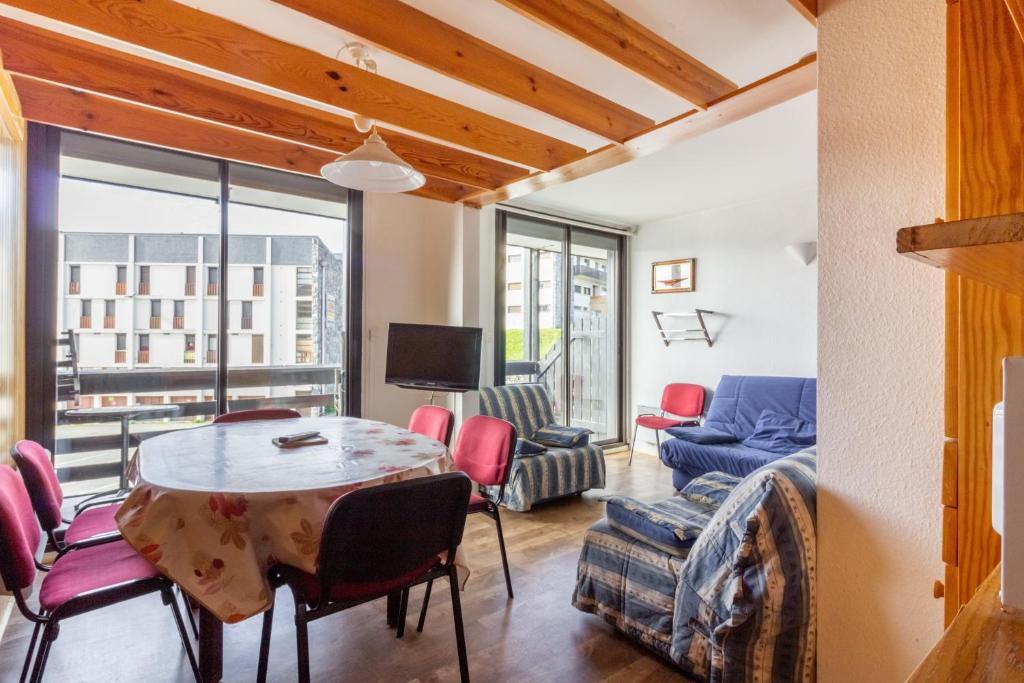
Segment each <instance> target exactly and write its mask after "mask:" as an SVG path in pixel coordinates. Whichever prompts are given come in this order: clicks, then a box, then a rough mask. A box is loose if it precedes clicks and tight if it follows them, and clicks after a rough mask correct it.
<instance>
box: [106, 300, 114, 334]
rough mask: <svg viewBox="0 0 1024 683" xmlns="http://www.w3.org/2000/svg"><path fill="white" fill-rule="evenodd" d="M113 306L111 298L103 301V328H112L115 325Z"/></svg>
mask: <svg viewBox="0 0 1024 683" xmlns="http://www.w3.org/2000/svg"><path fill="white" fill-rule="evenodd" d="M115 315H116V314H115V307H114V301H113V300H112V299H107V300H106V301H105V302H104V303H103V328H104V329H107V330H112V329H114V326H115V325H116V319H115Z"/></svg>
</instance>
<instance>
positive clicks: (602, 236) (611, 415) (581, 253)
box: [495, 211, 623, 443]
mask: <svg viewBox="0 0 1024 683" xmlns="http://www.w3.org/2000/svg"><path fill="white" fill-rule="evenodd" d="M622 239H623V238H622V237H621V236H619V235H614V234H607V233H602V232H599V231H595V230H588V229H585V228H580V227H576V226H574V225H567V224H564V223H557V222H553V221H546V220H539V219H535V218H529V217H525V216H521V215H517V214H513V213H509V212H504V211H499V212H498V252H499V253H498V257H497V275H498V278H499V281H498V282H497V283H496V284H497V287H496V292H497V296H498V301H497V309H496V311H497V327H498V346H497V348H498V353H497V354H496V355H497V358H496V360H497V364H496V367H495V377H496V381H497V382H498V383H499V384H500V383H509V384H512V383H526V382H531V383H540V384H543V385H544V387H545V388H546V389H547V392H548V394H549V395H550V396H551V399H552V405H553V407H554V412H555V419H556V420H557V421H558V422H559V423H561V424H569V425H572V426H577V427H586V428H588V429H591V430H593V432H594V436H593V437H592V438H593V439H594V440H595V441H597V442H602V443H613V442H619V441H621V440H622V433H621V432H622V397H621V391H622V353H621V351H622V324H621V313H622V305H621V297H622V286H621V282H622V246H623V245H622Z"/></svg>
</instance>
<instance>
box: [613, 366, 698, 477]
mask: <svg viewBox="0 0 1024 683" xmlns="http://www.w3.org/2000/svg"><path fill="white" fill-rule="evenodd" d="M703 412H704V387H702V386H700V385H699V384H669V385H667V386H666V387H665V390H664V391H663V392H662V393H661V415H653V414H650V413H647V414H644V415H637V416H636V425H635V426H634V427H633V440H632V441H630V442H629V464H630V465H632V464H633V447H634V446H635V445H636V432H637V429H639V428H640V427H646V428H647V429H653V430H654V439H655V441H656V442H657V444H658V451H659V452H660V451H661V430H662V429H668V428H669V427H681V426H683V425H687V424H700V416H701V414H702V413H703ZM665 413H670V414H672V415H678V416H679V417H682V418H684V419H682V420H680V419H677V418H672V417H665Z"/></svg>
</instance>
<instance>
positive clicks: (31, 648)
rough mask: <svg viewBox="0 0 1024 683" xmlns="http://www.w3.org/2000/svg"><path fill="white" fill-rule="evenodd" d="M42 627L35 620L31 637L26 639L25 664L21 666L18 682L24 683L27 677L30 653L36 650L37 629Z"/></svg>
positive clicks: (30, 662)
mask: <svg viewBox="0 0 1024 683" xmlns="http://www.w3.org/2000/svg"><path fill="white" fill-rule="evenodd" d="M42 628H43V625H42V624H41V623H39V622H36V625H35V628H33V629H32V638H31V640H29V641H28V652H26V653H25V664H24V665H23V666H22V667H21V677H20V678H18V683H25V679H26V678H27V677H28V670H29V666H30V665H31V664H32V655H34V654H35V652H36V640H38V639H39V631H40V629H42Z"/></svg>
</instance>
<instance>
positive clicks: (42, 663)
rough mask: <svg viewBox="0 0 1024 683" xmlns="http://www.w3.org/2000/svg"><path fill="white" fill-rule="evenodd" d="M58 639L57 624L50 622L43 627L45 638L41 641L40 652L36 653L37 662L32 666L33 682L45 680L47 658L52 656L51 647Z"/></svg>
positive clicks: (37, 682) (38, 682)
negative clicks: (44, 671) (44, 672)
mask: <svg viewBox="0 0 1024 683" xmlns="http://www.w3.org/2000/svg"><path fill="white" fill-rule="evenodd" d="M56 639H57V625H56V624H55V623H53V622H50V623H48V624H47V625H46V627H45V628H44V629H43V639H42V642H40V643H39V652H38V653H37V654H36V664H35V666H34V667H33V668H32V678H31V679H29V680H31V681H32V683H40V681H42V680H43V670H44V669H46V660H47V659H49V658H50V647H51V646H52V645H53V641H54V640H56Z"/></svg>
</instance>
